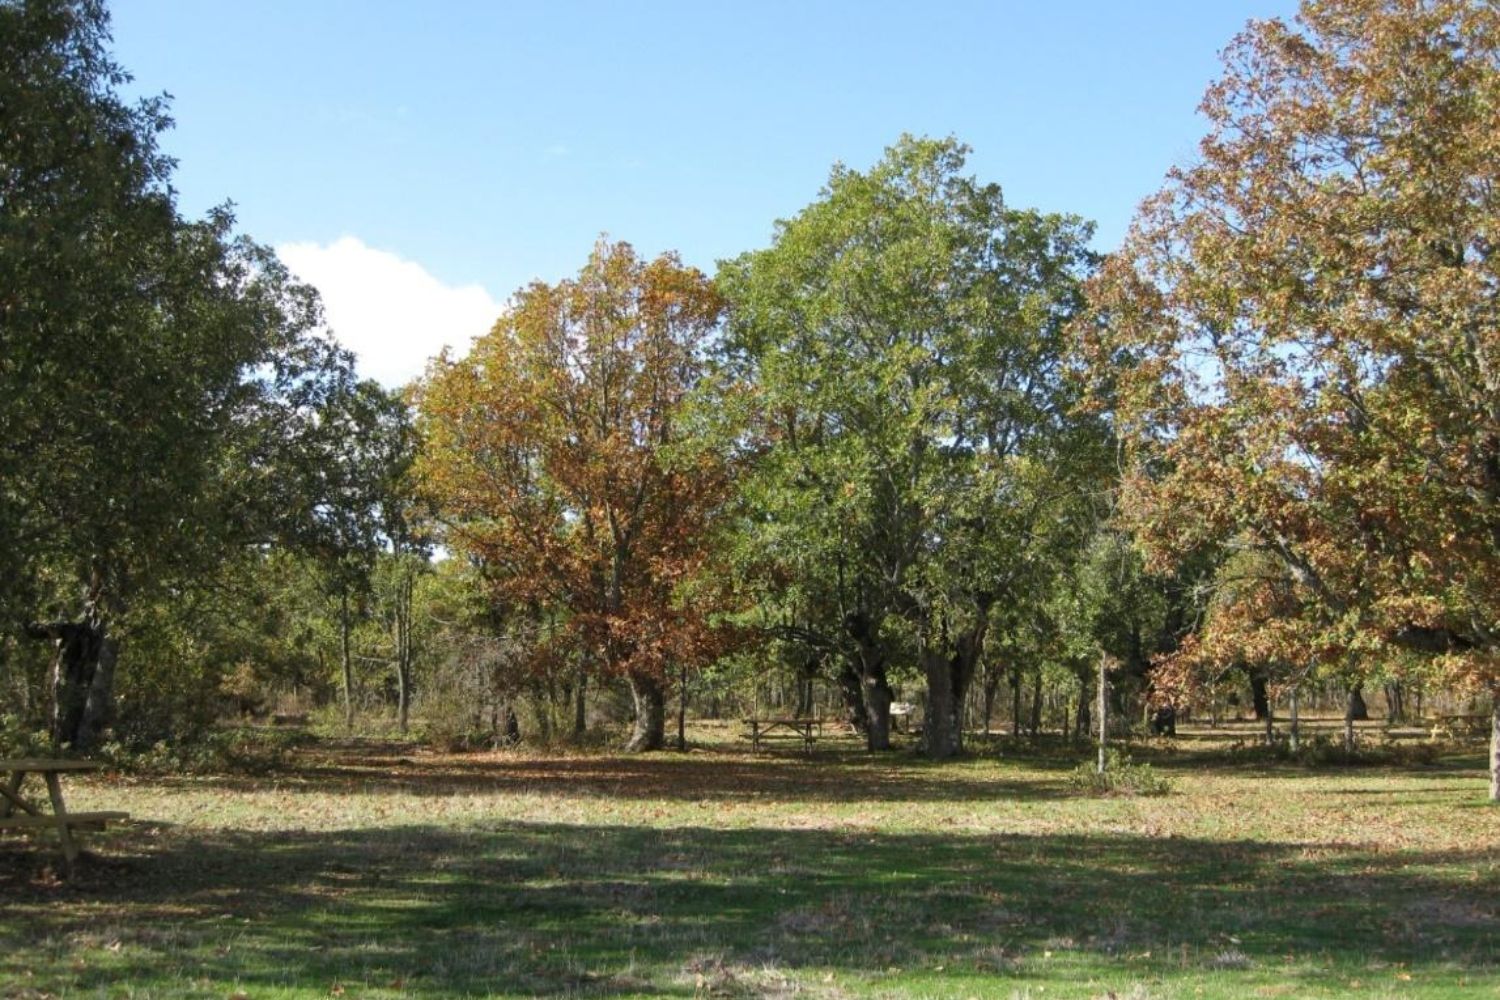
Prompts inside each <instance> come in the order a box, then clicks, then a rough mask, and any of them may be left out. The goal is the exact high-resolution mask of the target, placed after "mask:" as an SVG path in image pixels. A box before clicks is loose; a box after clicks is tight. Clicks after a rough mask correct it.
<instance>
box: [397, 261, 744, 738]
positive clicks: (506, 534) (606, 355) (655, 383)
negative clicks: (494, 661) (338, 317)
mask: <svg viewBox="0 0 1500 1000" xmlns="http://www.w3.org/2000/svg"><path fill="white" fill-rule="evenodd" d="M721 311H722V305H721V302H720V299H719V296H718V295H717V294H716V293H715V291H714V289H713V286H712V284H711V283H710V281H709V280H708V278H706V277H705V276H704V275H703V274H701V273H700V272H699V271H697V270H696V269H693V268H688V267H684V266H683V265H682V264H681V262H680V261H679V260H678V258H677V257H676V256H675V255H671V254H667V255H663V256H661V257H658V258H657V259H655V260H652V261H645V260H642V259H641V258H639V257H638V256H637V255H636V253H635V251H634V250H633V249H632V248H631V247H630V245H629V244H626V243H608V242H604V241H601V242H600V243H599V244H598V245H596V246H595V248H594V251H593V253H592V255H591V256H590V257H589V261H588V264H587V265H586V266H585V267H584V268H583V270H582V271H581V272H580V273H579V275H578V277H577V278H576V279H572V280H566V281H562V282H559V283H558V284H555V285H548V284H544V283H541V282H536V283H534V284H532V285H530V286H529V287H527V288H525V289H522V290H521V291H519V292H517V293H516V296H515V299H514V303H513V305H512V306H511V308H510V309H509V310H508V311H507V312H506V313H505V315H503V316H502V317H501V318H500V319H499V321H498V322H496V324H495V326H494V328H493V329H491V331H490V332H489V334H488V335H486V336H484V337H482V338H480V339H479V340H477V341H476V342H475V344H474V348H473V350H472V351H471V352H470V354H469V356H468V357H466V358H463V359H461V360H454V359H452V358H450V357H448V356H447V355H446V354H445V355H444V356H443V357H441V358H439V359H438V360H436V361H435V362H434V363H433V365H432V366H431V368H430V369H429V371H428V373H427V377H426V379H425V380H424V382H423V383H422V385H421V387H420V389H419V392H418V405H419V411H420V415H421V427H422V430H423V432H424V435H425V441H426V447H425V450H424V454H423V455H422V458H421V460H420V469H419V471H420V474H421V478H422V481H423V483H424V484H425V488H426V491H427V492H428V494H429V495H430V497H431V498H432V500H433V501H434V502H435V503H436V505H437V506H438V508H439V509H440V511H441V512H442V517H443V519H444V521H445V522H446V524H447V525H448V535H447V542H448V544H449V546H450V547H451V548H453V549H454V550H455V551H456V552H458V553H460V554H463V555H466V556H468V557H471V558H473V559H475V560H476V561H477V562H479V563H481V564H482V565H483V566H484V567H485V571H486V572H485V576H486V578H487V579H488V580H490V581H491V585H492V586H493V588H494V591H495V597H496V599H497V600H498V601H500V602H501V603H502V604H503V605H505V606H507V607H510V608H522V609H531V610H532V612H533V613H539V614H541V615H543V616H544V617H545V618H546V620H547V621H548V622H549V623H550V625H551V628H550V629H549V630H548V631H547V637H546V639H545V640H544V641H542V642H540V643H538V645H537V649H536V656H537V658H538V659H539V660H545V659H555V658H556V657H558V656H559V655H566V656H570V657H578V658H580V659H581V661H582V662H583V663H584V664H585V665H586V666H587V668H588V669H589V670H591V671H596V672H597V671H603V672H605V673H607V674H609V675H611V676H623V677H624V678H625V679H626V680H627V681H628V682H629V685H630V690H631V692H632V695H633V696H634V701H635V708H636V720H635V728H634V732H633V733H632V735H631V738H630V741H629V744H628V747H627V748H628V749H631V750H651V749H656V748H659V747H660V746H661V745H662V742H663V730H664V715H665V695H666V691H667V688H668V685H669V683H670V678H671V676H673V675H674V674H675V673H676V671H677V670H678V669H679V668H681V667H682V666H683V665H684V664H686V663H688V662H701V661H702V659H704V658H706V657H708V656H711V655H712V653H713V652H714V646H715V643H716V642H717V641H718V640H719V638H720V636H721V633H720V632H719V630H718V629H717V627H716V626H715V624H714V622H713V621H712V620H711V619H712V616H711V611H712V610H713V608H714V607H715V604H716V602H715V600H714V599H713V597H712V596H711V588H706V587H704V586H701V585H700V586H693V585H692V584H693V583H694V581H696V580H697V579H698V578H699V577H700V576H701V575H702V574H701V571H702V569H703V567H704V565H705V563H706V561H707V560H708V559H709V558H710V555H711V545H712V541H713V537H714V528H715V520H716V517H717V515H718V513H719V511H720V509H721V507H722V506H723V504H724V503H725V502H726V498H727V497H728V496H729V494H730V487H731V484H730V477H729V470H728V463H727V462H726V461H725V460H724V458H723V457H722V455H721V454H720V453H717V452H715V451H714V450H713V449H711V448H708V447H703V446H699V445H698V443H697V442H699V441H702V440H708V438H707V437H706V436H702V435H697V434H694V433H692V431H693V424H694V419H695V418H694V413H695V408H694V404H693V394H694V393H695V391H697V390H699V389H700V387H701V385H702V383H703V382H704V379H705V378H706V372H707V365H706V357H705V355H706V346H707V344H708V340H709V338H710V337H711V336H712V335H713V333H714V331H715V330H716V329H717V327H718V324H719V319H720V314H721ZM689 592H691V593H690V594H689Z"/></svg>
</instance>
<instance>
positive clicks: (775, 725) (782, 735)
mask: <svg viewBox="0 0 1500 1000" xmlns="http://www.w3.org/2000/svg"><path fill="white" fill-rule="evenodd" d="M745 725H747V726H749V727H750V732H749V733H748V734H747V738H748V739H749V740H750V745H751V746H752V747H753V748H754V749H756V750H757V751H758V750H760V748H761V744H762V743H764V742H765V741H767V740H801V741H802V748H803V749H804V750H806V751H808V752H809V753H811V752H812V745H813V741H814V740H816V739H817V738H818V737H819V736H821V735H823V720H822V719H746V720H745Z"/></svg>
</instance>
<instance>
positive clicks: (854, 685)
mask: <svg viewBox="0 0 1500 1000" xmlns="http://www.w3.org/2000/svg"><path fill="white" fill-rule="evenodd" d="M839 694H840V695H841V696H842V697H843V699H844V720H845V721H846V722H848V723H849V724H850V725H851V726H853V727H854V728H855V730H856V731H858V732H861V733H863V732H866V731H867V730H868V729H869V728H870V718H869V715H868V714H867V712H866V710H865V694H864V685H863V684H862V683H861V682H860V679H859V671H858V670H857V669H855V667H854V663H853V661H852V660H850V659H849V658H848V657H845V658H844V661H843V664H842V666H840V667H839Z"/></svg>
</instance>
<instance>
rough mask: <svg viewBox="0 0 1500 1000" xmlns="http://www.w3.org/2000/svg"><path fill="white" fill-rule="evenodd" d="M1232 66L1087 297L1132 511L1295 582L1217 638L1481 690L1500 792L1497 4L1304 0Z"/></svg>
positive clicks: (1147, 527) (1162, 530)
mask: <svg viewBox="0 0 1500 1000" xmlns="http://www.w3.org/2000/svg"><path fill="white" fill-rule="evenodd" d="M1225 64H1226V72H1225V75H1224V77H1223V78H1222V79H1221V80H1220V81H1219V82H1218V83H1217V84H1216V85H1214V86H1213V87H1212V88H1211V89H1210V90H1209V92H1208V95H1207V96H1206V98H1205V99H1204V102H1203V106H1202V110H1203V112H1204V114H1205V115H1206V116H1207V117H1208V119H1209V121H1210V132H1209V134H1208V136H1207V137H1206V138H1205V139H1204V140H1203V142H1202V143H1201V146H1200V154H1199V159H1198V161H1197V162H1195V163H1194V164H1192V165H1190V166H1187V167H1184V168H1181V169H1179V170H1176V171H1174V172H1173V173H1172V175H1171V176H1170V178H1169V180H1168V183H1167V185H1166V187H1165V188H1164V189H1163V190H1162V192H1161V193H1160V194H1158V195H1156V196H1155V197H1153V198H1152V199H1150V200H1149V201H1147V202H1146V203H1145V205H1144V206H1143V207H1142V208H1141V210H1140V213H1139V215H1138V217H1137V219H1136V221H1135V223H1134V225H1133V227H1132V231H1131V233H1130V234H1129V236H1128V237H1127V240H1126V243H1125V245H1124V247H1123V248H1122V250H1121V251H1120V253H1118V254H1117V255H1116V256H1115V257H1114V258H1113V259H1112V260H1111V261H1110V262H1109V264H1108V266H1107V267H1106V268H1105V269H1104V271H1103V272H1102V274H1101V275H1100V277H1099V280H1098V281H1097V282H1096V283H1095V285H1094V286H1093V288H1092V301H1093V303H1094V305H1095V307H1096V309H1097V322H1096V323H1095V324H1094V325H1093V326H1092V327H1091V328H1090V329H1089V330H1088V333H1087V338H1086V339H1087V342H1088V343H1087V346H1088V349H1089V351H1090V352H1091V354H1092V358H1091V360H1092V368H1093V371H1094V372H1095V374H1096V375H1097V377H1098V382H1097V385H1096V388H1097V389H1098V390H1099V391H1100V393H1101V395H1102V396H1103V397H1104V398H1105V399H1106V400H1108V402H1109V403H1110V404H1111V405H1113V406H1114V408H1115V410H1116V413H1117V415H1118V418H1119V426H1120V428H1121V431H1122V433H1123V434H1124V436H1125V437H1126V438H1127V439H1128V440H1129V441H1130V443H1131V447H1132V448H1133V452H1134V459H1135V461H1134V464H1133V473H1132V475H1131V476H1130V477H1129V479H1128V481H1127V484H1126V495H1127V497H1128V500H1127V503H1126V508H1127V511H1128V513H1129V515H1130V519H1131V521H1132V524H1133V527H1134V528H1135V529H1136V530H1137V532H1138V534H1139V536H1140V537H1141V539H1142V540H1143V541H1144V542H1145V544H1146V546H1147V547H1148V548H1149V549H1150V550H1151V552H1152V553H1153V554H1154V555H1156V556H1157V557H1158V558H1159V559H1160V560H1162V561H1172V560H1175V559H1177V558H1179V557H1181V556H1182V555H1183V554H1184V553H1188V552H1191V551H1194V550H1202V549H1203V548H1204V547H1206V546H1214V545H1227V546H1229V547H1230V548H1239V549H1248V550H1251V551H1253V552H1255V553H1258V554H1260V555H1263V556H1266V557H1269V558H1274V559H1275V560H1277V561H1278V562H1279V564H1280V566H1281V567H1282V568H1283V569H1284V571H1285V572H1286V574H1287V575H1288V580H1289V583H1288V589H1287V590H1286V591H1285V596H1287V597H1288V600H1286V601H1284V602H1283V603H1282V605H1281V606H1280V607H1278V608H1277V609H1276V610H1277V614H1276V615H1274V616H1267V615H1260V614H1242V615H1238V616H1231V615H1225V616H1223V617H1222V618H1221V620H1220V621H1219V622H1217V623H1215V624H1214V634H1213V635H1211V636H1209V637H1208V641H1211V642H1212V643H1214V644H1216V645H1217V646H1218V647H1219V648H1221V649H1230V648H1231V647H1233V646H1235V645H1240V646H1245V647H1251V646H1253V647H1255V648H1257V649H1258V651H1259V653H1260V654H1261V655H1267V656H1270V655H1276V656H1283V657H1285V658H1286V659H1287V660H1293V659H1294V658H1301V662H1308V660H1309V659H1310V658H1317V659H1320V660H1322V661H1323V662H1336V661H1338V660H1339V659H1340V658H1341V657H1342V656H1343V654H1344V653H1346V652H1348V653H1356V654H1357V653H1361V652H1363V653H1366V654H1371V653H1373V654H1375V655H1380V656H1385V657H1394V656H1399V655H1403V653H1402V651H1405V650H1420V651H1423V652H1424V653H1425V654H1426V655H1429V656H1431V657H1433V658H1434V662H1435V664H1436V665H1437V666H1439V667H1440V668H1442V669H1443V670H1444V672H1445V674H1446V676H1447V678H1448V679H1449V681H1450V682H1451V683H1453V684H1454V685H1456V686H1466V687H1469V688H1471V689H1476V688H1477V689H1485V688H1488V689H1489V690H1490V691H1491V692H1492V693H1493V695H1494V705H1495V708H1494V740H1493V743H1492V754H1491V767H1492V778H1491V796H1492V797H1493V798H1496V799H1500V294H1497V293H1500V258H1497V256H1496V254H1495V249H1496V245H1497V242H1500V7H1497V6H1496V5H1495V4H1494V3H1492V2H1484V0H1307V2H1305V3H1304V4H1303V6H1302V9H1301V13H1300V15H1299V17H1298V19H1297V23H1296V24H1287V23H1284V22H1282V21H1279V20H1272V21H1265V22H1258V23H1253V24H1252V25H1251V26H1250V27H1249V29H1247V31H1246V32H1245V33H1244V34H1243V35H1241V36H1240V38H1238V39H1237V40H1236V41H1235V42H1234V44H1233V45H1231V47H1230V48H1229V49H1228V51H1227V53H1226V57H1225ZM1288 614H1290V615H1291V616H1292V618H1293V619H1294V620H1293V621H1288V620H1287V615H1288ZM1268 642H1269V643H1270V644H1272V645H1276V646H1278V648H1275V649H1268V648H1266V647H1267V644H1268Z"/></svg>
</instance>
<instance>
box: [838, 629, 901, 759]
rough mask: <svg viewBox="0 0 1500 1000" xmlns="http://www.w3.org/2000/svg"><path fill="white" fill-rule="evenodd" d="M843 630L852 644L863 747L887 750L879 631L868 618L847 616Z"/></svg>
mask: <svg viewBox="0 0 1500 1000" xmlns="http://www.w3.org/2000/svg"><path fill="white" fill-rule="evenodd" d="M844 627H845V629H846V630H847V631H848V633H849V636H850V638H852V639H853V640H854V643H855V663H856V664H857V669H858V671H859V686H860V692H861V694H862V695H863V698H864V705H865V727H864V729H865V746H866V747H867V748H868V749H870V750H889V749H890V748H891V701H892V692H891V685H890V682H889V681H888V680H887V679H886V660H885V651H884V650H883V649H882V648H881V646H880V641H879V632H880V627H879V625H877V624H876V623H875V622H874V621H872V620H871V619H870V617H869V616H868V615H865V614H860V613H855V614H851V615H850V616H849V617H848V618H847V619H845V621H844Z"/></svg>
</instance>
